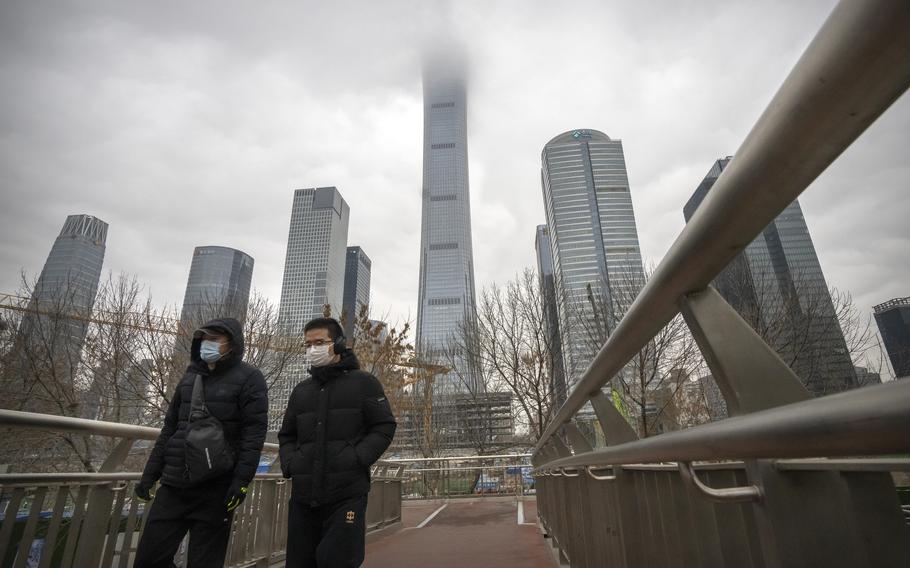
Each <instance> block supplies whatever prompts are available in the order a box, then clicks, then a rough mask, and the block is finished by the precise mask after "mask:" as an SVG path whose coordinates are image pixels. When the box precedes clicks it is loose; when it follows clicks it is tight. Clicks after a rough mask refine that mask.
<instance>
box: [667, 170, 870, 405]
mask: <svg viewBox="0 0 910 568" xmlns="http://www.w3.org/2000/svg"><path fill="white" fill-rule="evenodd" d="M731 159H732V158H731V157H729V156H728V157H726V158H723V159H720V160H717V161H716V162H715V163H714V165H713V166H712V167H711V169H710V171H709V172H708V174H707V175H706V176H705V178H704V180H702V182H701V183H700V184H699V186H698V187H697V188H696V190H695V193H694V194H693V195H692V197H691V198H690V199H689V201H688V202H687V203H686V205H685V207H684V209H683V213H684V215H685V218H686V222H688V221H689V220H690V219H691V218H692V216H693V215H695V212H696V210H697V209H698V207H699V205H700V204H701V203H702V201H703V200H704V199H705V198H707V197H708V195H709V192H710V190H711V188H712V187H713V186H714V183H715V182H716V181H717V179H718V178H719V177H720V176H721V174H722V173H723V171H724V169H725V168H726V167H727V166H728V165H729V163H730V161H731ZM714 287H715V288H716V289H717V291H718V292H719V293H720V294H721V295H722V296H723V297H724V298H725V299H726V300H727V302H728V303H729V304H730V305H731V306H733V308H734V309H736V311H737V312H739V314H740V315H741V316H743V319H745V320H746V321H748V322H749V323H750V324H751V325H752V327H753V328H754V329H756V331H758V333H759V334H760V335H762V337H763V338H764V339H765V341H766V342H767V343H768V344H769V345H771V346H772V347H773V348H774V349H775V350H776V351H777V352H778V354H779V355H780V356H781V358H782V359H783V360H784V362H786V363H787V364H788V365H790V367H791V368H792V369H793V372H794V373H796V374H797V375H798V376H799V377H800V380H801V381H802V382H803V384H805V385H806V388H808V389H809V391H810V392H812V393H813V394H815V395H816V396H818V395H822V394H826V393H831V392H837V391H841V390H844V389H847V388H853V387H855V386H857V382H856V373H855V370H854V368H853V363H852V361H851V359H850V353H849V352H848V350H847V344H846V341H845V340H844V335H843V332H842V331H841V328H840V324H839V323H838V320H837V314H836V313H835V309H834V304H833V302H832V300H831V294H830V293H829V291H828V285H827V283H826V282H825V276H824V274H823V273H822V268H821V264H820V263H819V261H818V256H817V255H816V252H815V246H814V245H813V244H812V238H811V237H810V236H809V228H808V226H807V225H806V219H805V217H804V216H803V212H802V209H801V208H800V205H799V201H793V203H791V204H790V205H788V206H787V208H786V209H784V211H783V212H782V213H781V214H780V215H778V216H777V217H776V218H775V219H774V221H773V222H771V223H770V224H769V225H768V226H767V227H765V229H764V231H762V233H761V234H760V235H759V236H758V237H756V238H755V240H753V241H752V242H751V243H749V244H748V245H747V246H746V248H745V250H743V251H742V252H740V253H739V254H737V255H736V257H735V258H734V259H733V260H732V261H731V262H730V264H729V265H727V267H726V268H724V270H723V271H721V273H720V274H719V275H718V276H717V278H715V280H714Z"/></svg>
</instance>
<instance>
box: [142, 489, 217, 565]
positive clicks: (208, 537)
mask: <svg viewBox="0 0 910 568" xmlns="http://www.w3.org/2000/svg"><path fill="white" fill-rule="evenodd" d="M230 483H231V480H230V478H228V479H226V480H216V481H212V482H211V483H207V484H205V485H202V486H199V487H193V488H190V489H178V488H176V487H170V486H168V485H162V486H160V487H159V488H158V492H157V493H156V494H155V500H154V501H152V507H151V510H150V511H148V512H147V513H146V514H147V515H148V516H149V517H148V521H147V522H146V523H145V530H143V532H142V538H141V539H140V540H139V547H138V549H137V550H136V560H135V563H134V564H133V568H170V567H171V566H172V562H173V558H174V554H176V553H177V549H178V548H179V547H180V542H181V541H182V540H183V537H184V536H186V533H187V531H189V533H190V542H189V546H188V550H187V568H222V567H223V566H224V557H225V555H226V554H227V546H228V540H229V539H230V537H231V517H232V514H230V513H228V512H227V508H226V507H225V502H224V500H225V496H226V494H227V490H228V488H229V487H230Z"/></svg>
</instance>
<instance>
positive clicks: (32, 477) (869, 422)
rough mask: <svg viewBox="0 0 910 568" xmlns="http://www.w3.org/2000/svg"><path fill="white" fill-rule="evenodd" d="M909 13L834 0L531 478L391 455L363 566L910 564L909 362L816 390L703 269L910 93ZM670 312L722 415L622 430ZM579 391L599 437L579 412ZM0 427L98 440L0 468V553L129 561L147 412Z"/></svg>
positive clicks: (261, 541)
mask: <svg viewBox="0 0 910 568" xmlns="http://www.w3.org/2000/svg"><path fill="white" fill-rule="evenodd" d="M907 30H910V2H907V1H906V0H864V1H861V0H843V1H842V2H841V3H840V4H838V6H837V7H836V8H835V9H834V11H833V13H832V15H831V16H830V18H829V19H828V21H826V23H825V24H824V25H823V27H822V28H821V29H820V30H819V32H818V34H817V36H816V37H815V39H814V40H813V41H812V42H811V44H810V45H809V46H808V48H807V49H806V52H805V54H804V55H803V57H802V58H801V59H800V60H799V62H798V63H797V64H796V66H795V68H794V69H793V71H792V72H791V73H790V75H789V76H788V77H787V79H786V80H785V81H784V84H783V85H782V86H781V88H780V90H779V91H778V93H777V94H776V95H775V97H774V98H773V100H772V101H771V103H770V104H769V105H768V107H767V109H766V110H765V112H764V113H763V114H762V116H761V118H760V119H759V120H758V122H757V123H756V125H755V127H754V128H753V129H752V131H751V132H750V134H749V135H748V136H747V138H746V140H745V141H744V142H743V144H742V146H741V147H740V148H739V150H738V151H737V152H736V155H735V157H734V159H733V160H732V161H731V162H730V165H729V166H728V167H727V168H726V169H725V170H724V172H723V174H722V175H721V177H720V178H718V180H717V182H716V183H715V185H714V187H713V188H712V190H711V192H710V193H709V194H708V196H707V197H706V199H705V200H704V202H703V203H702V205H701V207H699V209H698V211H697V212H696V213H695V215H694V216H693V217H692V219H691V221H690V222H689V224H688V225H686V227H685V229H684V230H683V231H682V233H681V234H680V235H679V237H678V238H677V239H676V241H675V242H674V244H673V246H672V247H671V248H670V250H669V251H668V252H667V254H666V256H665V257H664V259H663V260H662V262H661V264H660V265H659V266H658V267H657V269H656V270H655V272H654V274H653V275H652V276H651V278H650V280H649V281H648V283H647V284H646V285H645V287H644V288H643V290H642V291H641V293H640V294H639V295H638V297H637V299H636V300H635V302H634V304H633V305H632V307H631V309H630V310H629V311H628V313H627V314H626V315H625V317H624V318H623V319H622V321H621V322H620V323H619V325H618V326H617V327H616V329H615V330H614V331H613V333H612V334H611V335H610V337H609V339H608V340H607V342H606V343H605V344H604V346H603V348H602V349H601V350H600V352H599V353H598V354H597V356H596V357H595V359H594V361H593V362H592V363H591V366H590V367H589V368H588V370H587V371H586V373H585V375H584V376H583V377H582V379H581V380H580V381H579V382H578V383H577V384H576V385H575V387H574V389H573V390H572V392H571V394H570V395H569V397H568V400H566V402H565V403H564V404H563V405H562V406H561V407H560V408H559V410H558V411H557V412H556V413H555V415H554V416H553V417H552V419H551V420H550V421H549V422H548V425H547V427H546V429H545V431H544V432H543V434H542V435H541V437H540V439H539V440H538V441H537V444H536V446H535V447H534V449H533V453H532V456H531V463H532V464H533V470H534V475H535V476H536V477H535V483H534V491H535V492H536V495H534V496H525V495H520V494H519V495H516V496H514V497H510V498H505V499H503V498H497V499H489V498H479V499H478V498H470V499H454V498H450V499H448V500H443V501H414V502H411V501H405V502H404V503H403V502H402V497H401V496H402V483H403V479H404V478H403V477H402V476H403V475H404V473H405V471H406V468H405V466H404V465H403V464H402V463H400V462H398V463H395V462H383V463H380V464H379V465H378V466H377V467H376V469H375V471H374V480H373V484H372V490H371V496H370V501H369V509H368V511H367V524H368V527H369V530H370V533H371V534H370V537H369V539H370V544H369V545H368V549H367V561H366V566H370V567H377V568H378V567H397V566H469V567H477V568H480V567H487V566H490V567H500V566H545V565H548V563H549V564H551V565H552V563H553V562H558V563H561V564H564V565H570V566H573V567H585V568H594V567H602V566H603V567H612V566H617V567H628V568H637V567H641V566H646V567H647V566H654V567H660V566H681V567H692V566H718V567H722V566H735V567H741V566H747V567H749V566H755V567H759V566H769V567H789V566H805V567H819V566H850V567H854V566H868V567H876V568H878V567H885V566H894V567H907V566H910V534H908V526H907V521H906V518H905V515H906V514H907V513H906V503H907V500H906V497H904V499H905V500H904V503H905V506H904V508H903V510H902V505H901V497H900V495H901V494H900V493H899V488H896V486H895V479H901V478H900V477H898V475H903V476H904V477H903V479H904V480H905V481H906V475H907V473H908V472H910V459H908V457H907V456H910V380H898V381H894V382H890V383H886V384H883V385H878V386H873V387H866V388H862V389H858V390H854V391H849V392H844V393H840V394H835V395H830V396H825V397H822V398H815V399H812V398H811V397H810V396H809V395H808V393H807V392H806V389H805V388H804V387H803V385H802V384H801V383H800V381H799V379H798V378H797V377H796V375H795V374H794V373H793V372H792V370H790V369H789V368H788V367H787V365H785V364H784V363H783V361H781V359H780V358H779V357H778V356H777V355H776V353H775V352H774V350H773V349H771V347H769V346H768V345H767V344H765V343H764V342H763V341H762V339H761V338H760V337H759V336H758V335H757V334H756V333H755V332H754V331H752V329H751V328H750V327H749V326H748V324H746V322H745V321H744V320H742V318H740V317H739V316H738V315H737V313H736V312H735V310H733V308H732V307H731V306H730V305H728V304H727V303H726V302H725V301H724V300H723V299H722V298H721V297H720V295H719V294H718V293H717V292H716V291H714V290H713V288H711V287H710V286H709V284H710V283H711V281H712V280H713V279H714V277H715V276H717V274H718V273H719V272H720V271H721V270H722V269H723V268H724V267H725V266H726V265H727V264H728V263H729V262H730V261H731V259H732V258H733V256H734V255H735V254H737V253H738V252H739V251H741V250H742V249H743V248H744V247H745V246H746V245H747V244H748V243H749V242H751V241H752V240H753V239H754V238H755V237H756V236H757V235H758V234H759V233H760V232H761V231H762V230H763V229H764V227H765V226H766V225H767V224H768V223H769V222H770V221H771V220H772V219H774V218H775V217H776V216H777V215H778V214H779V213H780V212H781V211H783V210H784V208H785V207H786V206H787V205H788V204H790V203H791V202H792V201H793V200H794V199H795V198H797V197H798V196H799V195H800V193H801V192H802V191H803V190H805V188H806V187H807V186H808V185H809V184H810V183H811V182H812V181H813V180H814V179H815V178H816V177H817V176H818V175H819V174H820V173H821V172H822V171H824V170H825V169H826V168H827V167H828V166H829V165H830V164H831V163H832V162H833V161H834V160H835V159H836V158H837V157H838V156H839V155H840V154H841V153H842V152H843V151H844V150H845V149H846V148H847V147H848V146H849V145H850V144H851V143H852V142H853V141H854V140H856V138H858V137H859V136H860V135H861V134H862V132H863V131H864V130H865V129H866V128H867V127H869V125H871V124H872V123H873V122H874V121H875V120H876V119H877V118H878V117H879V116H880V115H881V114H882V113H884V112H885V111H886V110H887V109H888V107H889V106H890V105H891V104H892V103H893V102H894V101H895V100H896V99H897V98H898V97H900V96H901V95H902V94H903V93H904V92H905V91H906V90H907V87H908V85H910V33H908V32H907ZM874 189H875V188H874V187H870V188H866V190H868V191H874ZM679 314H682V316H683V318H684V319H685V322H686V324H687V325H688V327H689V329H690V330H691V331H692V333H693V335H694V337H695V339H696V341H697V342H698V345H699V348H700V350H701V352H702V354H703V355H704V357H705V359H706V361H707V363H708V366H709V367H710V369H711V373H712V375H713V377H714V379H715V380H716V382H717V385H718V387H719V388H720V391H721V393H722V395H723V397H724V399H725V401H726V404H727V408H728V410H729V413H730V416H731V417H730V418H728V419H726V420H722V421H719V422H714V423H711V424H706V425H702V426H696V427H693V428H689V429H686V430H682V431H678V432H671V433H667V434H661V435H659V436H655V437H652V438H645V439H638V437H637V436H636V434H635V431H634V430H633V429H632V428H631V427H630V425H629V423H628V422H627V421H626V419H625V418H624V417H622V416H621V415H620V414H619V412H618V411H617V409H616V408H615V407H614V406H613V405H612V404H611V402H610V400H609V398H608V397H606V396H605V395H604V394H603V391H604V389H605V388H606V387H608V386H609V383H610V381H611V380H612V379H613V378H614V377H615V376H616V375H617V374H618V373H619V372H621V370H622V369H623V367H624V366H625V365H626V364H627V363H628V362H629V361H630V360H631V359H632V357H633V356H634V355H635V354H636V353H638V352H639V351H640V350H642V349H643V348H644V347H645V346H646V345H647V344H648V343H649V342H650V341H651V340H652V338H653V337H654V336H655V334H656V333H657V332H658V331H659V330H660V329H661V328H662V327H663V326H664V325H666V324H667V322H669V321H670V320H671V319H672V318H674V317H676V316H677V315H679ZM583 409H584V410H585V412H583V415H584V416H585V417H586V418H585V419H586V420H587V419H588V418H587V417H589V416H592V415H593V417H594V419H595V420H596V423H597V425H598V427H599V430H600V431H601V432H602V433H603V438H604V439H605V444H601V445H600V446H599V447H596V446H595V444H593V443H592V440H590V439H589V438H587V437H586V436H585V435H583V433H582V430H581V429H579V428H578V425H577V418H578V414H579V412H580V411H582V410H583ZM0 427H3V428H4V430H5V432H4V434H5V435H7V436H16V435H17V434H18V432H20V431H22V430H23V429H43V430H50V431H53V432H58V433H62V432H68V433H78V434H85V435H91V436H96V437H107V438H109V439H110V440H111V443H110V444H109V446H110V448H111V451H110V453H109V454H108V455H107V456H106V459H104V461H103V464H101V466H100V468H98V469H99V471H98V472H96V473H59V474H57V473H28V472H24V473H23V472H18V473H17V472H13V473H0V490H2V497H0V499H2V503H3V506H2V511H3V512H4V517H3V522H2V525H0V566H3V567H6V566H15V567H16V568H24V567H26V566H39V567H41V568H48V567H51V566H63V567H67V568H69V567H71V566H75V567H80V568H81V567H86V566H91V567H93V568H94V567H98V566H101V567H109V566H116V567H119V568H126V567H127V566H129V564H130V559H131V554H132V553H133V551H134V550H135V545H136V542H137V541H138V536H139V534H140V533H141V531H142V523H143V520H144V518H145V516H144V515H143V514H142V513H143V511H144V507H143V505H142V504H140V503H138V502H137V501H136V500H134V499H133V498H132V490H133V485H134V483H135V482H136V480H137V479H138V477H139V474H138V473H124V472H123V471H122V470H123V464H124V463H125V461H126V460H127V458H128V456H129V455H130V451H131V448H132V447H133V444H134V442H135V441H136V440H154V439H155V437H156V436H157V433H158V432H157V430H155V429H153V428H143V427H138V426H129V425H124V424H112V423H102V422H97V421H91V420H80V419H75V418H65V417H57V416H46V415H38V414H29V413H22V412H14V411H0ZM265 450H266V451H267V452H275V451H276V450H277V448H276V447H275V446H274V445H267V446H266V448H265ZM13 466H14V468H13V469H15V464H13ZM518 486H519V487H522V489H523V484H521V483H519V484H518ZM516 489H517V488H516ZM903 490H904V491H906V489H903ZM519 492H520V490H519ZM408 494H410V492H408ZM903 495H904V496H906V493H903ZM288 497H289V487H288V484H287V483H285V481H284V480H283V479H281V478H280V475H278V474H275V473H265V474H261V475H259V476H258V477H257V478H256V480H255V482H254V483H253V487H252V491H251V493H250V495H249V496H248V498H247V500H246V501H245V503H244V505H243V507H242V508H241V509H240V510H239V512H238V513H237V514H236V515H235V517H234V526H233V533H232V539H231V543H230V550H229V561H228V565H229V566H236V567H241V566H243V567H245V566H257V567H258V566H262V567H264V566H269V565H280V564H281V563H282V561H283V552H282V550H283V547H284V542H285V538H286V534H285V533H286V526H285V516H286V515H285V504H286V502H287V499H288Z"/></svg>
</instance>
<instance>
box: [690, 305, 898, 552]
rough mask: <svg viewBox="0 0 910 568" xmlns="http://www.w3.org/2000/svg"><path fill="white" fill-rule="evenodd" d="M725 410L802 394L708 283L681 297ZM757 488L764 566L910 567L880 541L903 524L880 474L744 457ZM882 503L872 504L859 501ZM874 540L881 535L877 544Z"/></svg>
mask: <svg viewBox="0 0 910 568" xmlns="http://www.w3.org/2000/svg"><path fill="white" fill-rule="evenodd" d="M680 309H681V312H682V314H683V317H684V318H685V321H686V323H687V324H688V326H689V328H690V329H691V330H692V334H693V335H694V337H695V340H696V342H697V343H698V346H699V348H700V349H701V352H702V354H703V355H704V357H705V360H706V361H707V363H708V367H709V368H710V369H711V373H712V375H713V376H714V379H715V380H716V381H717V386H718V388H719V389H720V391H721V393H722V394H723V396H724V399H725V400H726V402H727V408H728V410H729V412H730V414H731V415H733V416H736V415H741V414H747V413H751V412H756V411H759V410H765V409H768V408H773V407H776V406H781V405H785V404H790V403H794V402H799V401H802V400H807V399H809V398H810V395H809V393H808V391H807V390H806V388H805V387H804V386H803V385H802V383H801V382H800V380H799V378H798V377H797V376H796V374H795V373H794V372H793V371H792V370H791V369H790V368H789V367H788V366H787V365H786V364H785V363H784V362H783V360H781V358H780V357H779V356H778V355H777V353H776V352H775V351H774V350H773V349H772V348H771V347H770V346H768V344H767V343H765V341H764V340H763V339H762V338H761V337H760V336H759V335H758V334H757V333H755V331H754V330H753V329H752V328H751V327H750V326H749V324H748V323H746V321H745V320H744V319H743V318H742V317H740V315H739V314H738V313H737V312H736V310H734V309H733V308H732V307H731V306H730V305H729V304H728V303H727V302H726V301H725V300H724V299H723V298H722V297H721V296H720V294H719V293H718V292H717V291H716V290H714V289H713V288H710V287H709V288H707V289H705V290H702V291H700V292H696V293H692V294H688V295H687V296H685V297H684V298H683V299H682V301H681V302H680ZM746 471H747V474H748V477H749V480H750V482H751V483H753V484H754V485H756V486H757V487H758V489H759V491H760V493H761V499H760V500H759V501H758V502H756V503H754V504H753V505H752V506H751V507H752V512H753V514H754V516H755V523H756V527H757V529H758V536H759V542H760V544H761V549H762V551H761V552H762V556H763V557H764V561H765V563H766V564H767V565H768V566H789V565H794V564H796V565H804V566H840V565H850V566H899V565H905V566H906V565H910V552H908V551H906V550H903V549H901V548H900V547H893V546H891V547H889V546H882V545H881V544H882V543H883V542H885V541H887V540H888V539H886V538H883V537H882V536H881V535H888V534H899V533H900V531H902V530H904V531H905V530H906V527H903V518H902V515H901V514H900V509H899V506H898V503H897V499H896V493H895V490H894V484H893V481H892V480H891V477H890V476H889V475H888V474H885V473H869V474H867V478H868V482H867V483H864V484H859V485H853V486H850V485H848V484H847V483H845V480H844V479H843V477H842V475H841V474H840V473H839V472H836V471H813V472H779V471H777V470H776V469H775V468H774V465H773V462H772V461H770V460H749V461H747V462H746ZM869 502H875V503H880V504H882V506H881V507H880V508H877V509H875V510H870V509H869V508H867V507H864V506H863V505H862V504H863V503H869ZM879 539H882V541H881V542H879Z"/></svg>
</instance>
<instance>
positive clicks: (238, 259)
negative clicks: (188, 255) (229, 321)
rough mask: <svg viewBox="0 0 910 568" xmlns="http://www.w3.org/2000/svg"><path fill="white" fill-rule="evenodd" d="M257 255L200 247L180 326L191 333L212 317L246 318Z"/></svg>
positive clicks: (195, 259) (191, 273)
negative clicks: (254, 262) (254, 258)
mask: <svg viewBox="0 0 910 568" xmlns="http://www.w3.org/2000/svg"><path fill="white" fill-rule="evenodd" d="M252 280H253V257H251V256H250V255H248V254H246V253H245V252H241V251H239V250H236V249H232V248H228V247H219V246H205V247H196V248H195V249H193V261H192V263H191V264H190V275H189V278H187V281H186V293H184V295H183V309H182V310H181V311H180V329H181V330H182V332H183V333H185V334H188V335H187V336H186V337H189V334H191V332H192V331H193V330H194V329H196V328H197V327H199V326H200V325H202V324H203V323H205V322H206V321H207V320H210V319H212V318H216V317H217V318H221V317H232V318H235V319H237V320H240V321H243V320H244V319H245V318H246V308H247V304H248V303H249V301H250V284H251V282H252Z"/></svg>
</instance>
